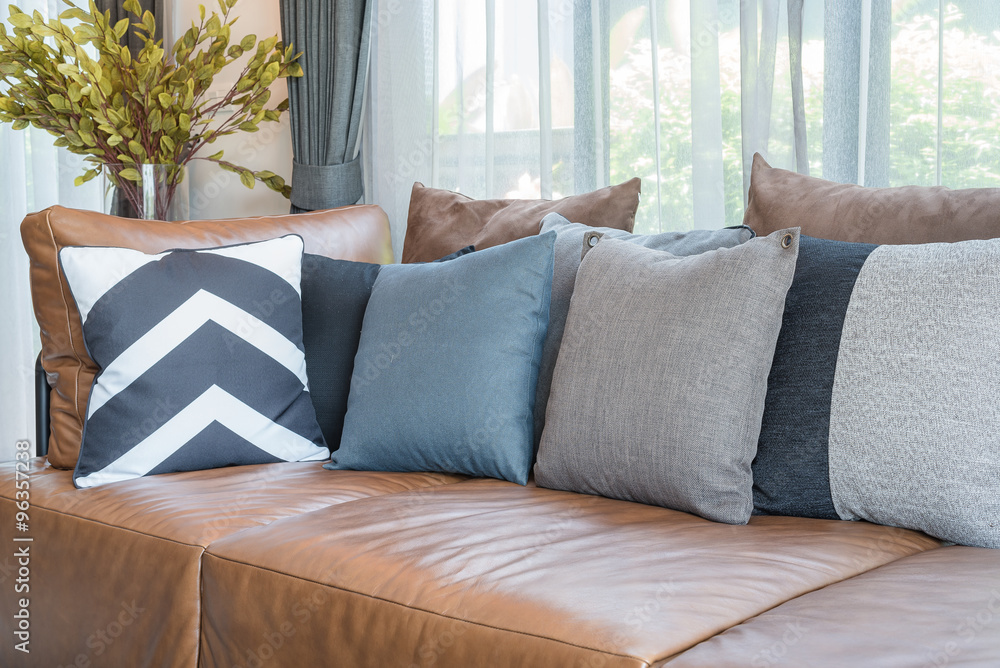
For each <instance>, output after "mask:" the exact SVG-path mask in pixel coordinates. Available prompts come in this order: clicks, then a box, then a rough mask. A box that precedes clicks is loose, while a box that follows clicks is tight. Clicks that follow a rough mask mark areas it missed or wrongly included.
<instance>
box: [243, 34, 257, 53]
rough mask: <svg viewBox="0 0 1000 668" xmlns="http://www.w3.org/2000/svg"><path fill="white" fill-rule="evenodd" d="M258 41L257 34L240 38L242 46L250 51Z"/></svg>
mask: <svg viewBox="0 0 1000 668" xmlns="http://www.w3.org/2000/svg"><path fill="white" fill-rule="evenodd" d="M256 43H257V35H253V34H251V35H247V36H246V37H244V38H243V39H241V40H240V48H241V49H243V50H244V51H249V50H250V49H252V48H253V45H254V44H256Z"/></svg>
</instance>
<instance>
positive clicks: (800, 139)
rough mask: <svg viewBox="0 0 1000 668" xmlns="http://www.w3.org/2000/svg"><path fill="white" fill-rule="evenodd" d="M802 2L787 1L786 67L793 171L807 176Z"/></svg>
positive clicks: (807, 154)
mask: <svg viewBox="0 0 1000 668" xmlns="http://www.w3.org/2000/svg"><path fill="white" fill-rule="evenodd" d="M802 2H803V0H788V67H789V70H790V73H791V78H792V134H793V144H792V148H793V153H794V154H795V171H797V172H798V173H799V174H805V175H807V176H808V174H809V146H808V143H807V141H806V101H805V90H804V88H803V82H802Z"/></svg>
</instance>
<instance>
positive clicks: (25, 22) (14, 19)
mask: <svg viewBox="0 0 1000 668" xmlns="http://www.w3.org/2000/svg"><path fill="white" fill-rule="evenodd" d="M7 20H8V21H10V23H11V25H13V26H14V27H15V28H30V27H31V26H32V25H34V20H33V19H32V18H31V16H30V15H29V14H11V15H10V17H8V19H7Z"/></svg>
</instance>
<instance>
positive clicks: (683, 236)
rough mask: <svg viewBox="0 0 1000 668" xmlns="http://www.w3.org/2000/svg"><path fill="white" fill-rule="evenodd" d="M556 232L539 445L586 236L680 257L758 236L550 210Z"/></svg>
mask: <svg viewBox="0 0 1000 668" xmlns="http://www.w3.org/2000/svg"><path fill="white" fill-rule="evenodd" d="M546 232H555V233H556V256H555V265H554V270H553V272H552V305H551V307H550V310H549V333H548V335H547V336H546V338H545V347H544V348H543V349H542V362H541V366H540V368H539V371H538V389H537V390H536V394H535V446H536V447H537V446H538V443H539V441H540V440H541V438H542V428H543V427H544V426H545V410H546V404H547V403H548V401H549V389H550V388H551V387H552V372H553V370H554V369H555V366H556V358H557V357H558V356H559V346H560V344H561V342H562V337H563V328H564V327H565V326H566V314H567V313H568V312H569V300H570V297H572V296H573V285H574V283H575V282H576V271H577V269H578V268H579V266H580V257H581V254H582V253H581V251H582V250H583V248H584V237H585V236H586V235H587V234H588V233H593V232H597V233H600V234H601V235H603V236H604V237H608V238H610V239H621V240H624V241H628V242H630V243H633V244H636V245H639V246H644V247H646V248H652V249H654V250H661V251H668V252H669V253H671V254H673V255H677V256H687V255H698V254H699V253H704V252H705V251H709V250H715V249H717V248H730V247H733V246H738V245H740V244H742V243H746V242H747V241H748V240H750V239H752V238H753V237H754V231H753V230H751V229H750V228H749V227H746V226H745V225H740V226H738V227H729V228H726V229H722V230H692V231H690V232H663V233H662V234H629V233H628V232H625V231H623V230H618V229H613V228H610V227H592V226H590V225H583V224H581V223H571V222H570V221H568V220H566V218H564V217H563V216H561V215H559V214H558V213H550V214H549V215H547V216H545V217H544V218H542V229H541V234H545V233H546Z"/></svg>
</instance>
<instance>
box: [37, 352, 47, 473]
mask: <svg viewBox="0 0 1000 668" xmlns="http://www.w3.org/2000/svg"><path fill="white" fill-rule="evenodd" d="M50 391H51V388H50V387H49V379H48V377H47V376H46V375H45V369H43V368H42V356H41V355H39V356H38V359H36V360H35V454H36V455H37V456H39V457H44V456H45V455H46V454H48V452H49V392H50Z"/></svg>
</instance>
